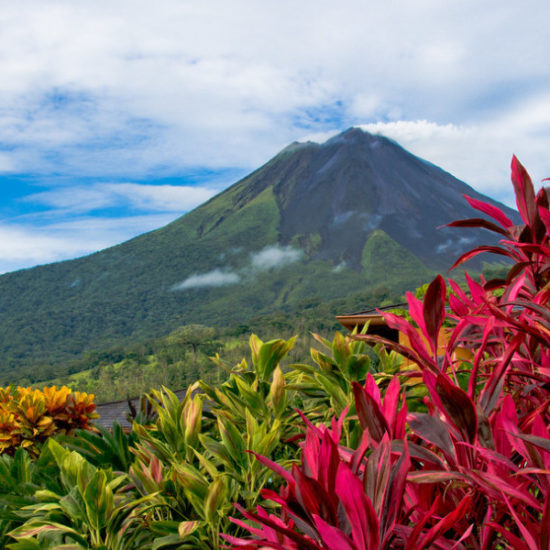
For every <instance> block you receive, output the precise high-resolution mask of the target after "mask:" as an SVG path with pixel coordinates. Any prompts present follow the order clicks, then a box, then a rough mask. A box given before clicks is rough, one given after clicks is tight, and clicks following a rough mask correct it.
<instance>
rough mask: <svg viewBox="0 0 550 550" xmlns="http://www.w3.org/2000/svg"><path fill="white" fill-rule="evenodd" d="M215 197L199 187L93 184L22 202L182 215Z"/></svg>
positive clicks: (74, 208)
mask: <svg viewBox="0 0 550 550" xmlns="http://www.w3.org/2000/svg"><path fill="white" fill-rule="evenodd" d="M215 193H216V191H215V190H214V189H208V188H206V187H199V186H197V187H192V186H185V185H179V186H178V185H145V184H138V183H95V184H91V185H88V186H76V187H60V188H55V189H51V190H48V191H43V192H40V193H34V194H32V195H28V196H27V197H26V198H25V199H24V200H25V201H27V202H34V203H39V204H44V205H47V206H51V207H53V208H56V209H61V210H65V211H70V212H74V213H82V212H91V211H93V210H97V209H102V208H110V207H115V206H129V207H131V208H135V209H138V210H146V211H158V212H163V211H164V212H181V213H183V212H187V211H188V210H190V209H192V208H194V207H196V206H198V205H199V204H202V203H203V202H205V201H207V200H208V199H209V198H211V197H212V196H213V195H215Z"/></svg>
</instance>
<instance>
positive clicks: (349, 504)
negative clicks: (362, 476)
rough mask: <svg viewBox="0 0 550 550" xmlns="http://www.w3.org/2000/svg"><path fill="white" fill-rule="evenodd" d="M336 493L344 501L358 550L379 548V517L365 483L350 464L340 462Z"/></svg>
mask: <svg viewBox="0 0 550 550" xmlns="http://www.w3.org/2000/svg"><path fill="white" fill-rule="evenodd" d="M336 494H337V495H338V497H339V498H340V500H341V501H342V505H343V507H344V510H345V512H346V516H347V518H348V521H349V523H350V526H351V535H352V539H353V542H354V543H355V545H356V546H357V549H358V550H378V548H379V545H380V538H379V533H378V532H379V529H380V525H379V523H378V518H377V517H376V513H375V511H374V508H373V506H372V503H371V501H370V499H369V498H368V497H367V495H366V494H365V492H364V490H363V484H362V483H361V481H360V480H359V478H358V477H356V476H354V475H353V473H352V471H351V470H350V468H349V466H348V465H347V464H345V463H341V464H340V468H339V469H338V482H337V487H336Z"/></svg>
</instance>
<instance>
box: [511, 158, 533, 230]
mask: <svg viewBox="0 0 550 550" xmlns="http://www.w3.org/2000/svg"><path fill="white" fill-rule="evenodd" d="M512 183H513V184H514V189H515V192H516V204H517V206H518V212H519V213H520V216H521V217H522V218H523V221H524V222H525V223H526V224H527V225H528V226H529V227H531V228H533V227H534V226H535V221H536V218H537V207H536V203H535V188H534V187H533V182H532V181H531V178H530V177H529V174H528V173H527V170H525V168H524V167H523V166H522V164H521V163H520V162H519V160H518V159H517V158H516V156H515V155H514V156H513V157H512Z"/></svg>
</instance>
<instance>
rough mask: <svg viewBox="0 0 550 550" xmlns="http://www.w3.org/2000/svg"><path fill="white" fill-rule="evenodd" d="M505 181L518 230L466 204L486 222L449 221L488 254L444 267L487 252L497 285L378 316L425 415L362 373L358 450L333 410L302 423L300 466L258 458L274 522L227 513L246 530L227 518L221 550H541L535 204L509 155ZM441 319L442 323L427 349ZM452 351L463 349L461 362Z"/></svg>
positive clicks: (544, 336) (548, 390)
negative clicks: (407, 364) (275, 478)
mask: <svg viewBox="0 0 550 550" xmlns="http://www.w3.org/2000/svg"><path fill="white" fill-rule="evenodd" d="M512 181H513V183H514V187H515V190H516V197H517V204H518V210H519V212H520V214H521V216H522V219H523V220H524V222H525V224H524V226H522V227H516V226H514V224H513V223H512V222H511V221H510V219H509V218H508V217H507V216H506V215H504V214H503V213H502V212H501V211H500V210H498V209H497V208H495V207H493V206H491V205H488V204H485V203H481V202H479V201H477V200H474V199H468V200H469V202H470V203H471V205H472V206H473V207H474V208H476V209H477V210H479V211H481V212H483V213H485V214H487V215H489V216H490V217H491V218H493V219H494V220H495V222H489V221H487V220H486V219H481V218H476V219H469V220H461V221H457V222H454V223H453V224H452V225H454V226H466V227H470V226H474V227H485V228H487V229H489V230H491V231H495V232H497V233H499V234H500V235H502V236H503V239H502V241H501V246H500V247H484V246H482V247H478V248H476V249H474V250H472V251H471V252H469V253H466V254H464V255H463V256H461V257H460V258H459V260H458V261H457V263H456V265H458V264H460V263H462V262H463V261H465V260H467V259H468V258H470V257H472V256H474V255H476V254H479V253H481V252H483V251H488V250H489V251H491V252H493V253H496V254H501V255H504V256H507V257H509V258H511V259H512V260H513V261H514V265H513V267H512V268H511V269H510V271H509V272H508V275H507V277H506V279H503V280H490V281H488V282H485V281H482V284H479V283H476V282H474V281H473V280H471V279H469V280H468V290H469V292H468V293H466V292H464V291H463V290H462V289H461V288H460V287H459V286H458V285H457V284H456V283H454V282H453V281H450V282H449V286H450V293H449V294H448V292H447V291H448V288H447V285H446V283H445V281H444V280H443V278H442V277H440V276H438V277H437V278H436V279H435V280H434V281H433V282H432V283H431V284H430V286H429V287H428V289H427V292H426V296H425V299H424V302H423V303H422V302H421V301H420V300H418V299H416V298H415V297H414V296H412V295H411V294H409V295H408V303H409V313H410V316H411V318H412V322H410V321H407V320H405V319H403V318H401V317H398V316H396V315H393V314H391V313H389V314H386V315H385V318H386V321H387V323H388V325H389V326H390V327H392V328H395V329H398V330H399V331H401V332H402V333H404V334H406V335H407V336H408V338H409V340H410V344H411V345H410V347H404V346H401V345H399V344H395V343H393V342H384V343H385V345H387V346H388V347H390V348H393V349H394V350H398V351H399V352H400V353H401V354H403V355H404V356H406V357H408V358H409V359H411V360H413V361H414V362H415V363H416V365H417V367H418V370H417V371H410V372H408V373H407V376H408V377H409V378H415V377H419V378H421V379H422V381H423V383H424V385H425V387H426V389H427V396H426V398H425V399H424V405H425V411H423V412H420V411H416V412H408V411H407V402H406V397H405V394H404V393H403V392H402V388H401V384H400V382H399V379H398V378H397V377H395V378H393V379H392V381H391V383H390V384H389V386H388V387H387V389H386V391H385V392H384V395H382V394H381V392H380V388H379V387H378V386H377V384H376V382H375V380H374V379H373V378H372V377H371V376H370V375H367V380H366V383H365V384H364V385H361V384H357V383H356V384H354V386H353V393H354V400H355V411H356V413H357V416H358V418H359V422H360V424H361V427H362V429H363V436H362V439H361V441H360V443H359V444H358V445H357V446H353V447H351V448H350V447H349V446H345V445H342V442H341V433H342V424H343V422H344V420H345V416H346V413H347V410H345V411H344V412H343V413H342V415H341V417H340V418H339V420H338V421H336V422H333V423H332V427H331V429H328V428H326V427H315V426H314V425H312V424H311V423H309V422H308V423H307V431H306V439H305V442H304V444H303V447H302V458H301V464H300V465H299V466H293V467H292V469H291V470H290V471H287V470H285V469H283V468H282V467H281V466H280V465H279V464H275V463H272V462H270V461H268V460H267V459H266V458H265V457H258V460H259V461H261V462H262V463H264V464H267V465H268V466H270V468H271V469H272V470H273V471H274V472H276V473H278V474H279V475H280V476H282V478H283V479H284V481H285V484H284V486H283V487H282V488H281V489H280V490H279V492H273V491H264V492H263V496H264V498H266V499H269V500H271V501H273V502H276V503H277V504H279V505H280V512H278V513H276V514H269V513H268V512H267V511H266V510H265V509H264V508H262V507H258V509H257V511H256V512H252V511H247V510H245V509H243V508H242V507H241V506H238V508H239V510H240V511H241V512H242V514H243V515H244V516H245V518H248V519H249V520H251V521H253V522H255V523H256V524H259V525H260V527H259V528H258V527H253V526H251V525H249V524H246V523H244V522H243V521H241V520H238V519H235V520H234V521H235V523H236V524H237V525H240V526H242V527H243V528H246V529H247V530H248V531H249V532H250V533H251V535H252V536H251V537H243V538H235V537H231V536H225V538H226V540H228V541H230V542H232V543H233V547H234V548H247V549H254V548H263V549H266V548H272V549H280V550H282V549H302V548H304V549H305V548H308V549H328V550H332V549H333V550H341V549H349V550H354V549H358V548H361V549H365V550H374V549H379V548H388V549H389V548H406V549H411V550H412V549H422V548H442V549H451V548H474V549H489V548H515V549H517V550H524V549H525V550H527V549H529V550H535V549H537V550H539V549H543V548H544V549H545V550H547V549H548V548H549V545H550V491H549V488H550V477H549V475H550V469H549V466H550V429H549V420H550V414H549V410H548V408H549V405H550V330H549V329H550V308H548V299H549V297H550V285H549V282H550V247H549V244H550V238H549V235H550V212H549V209H548V204H549V196H548V193H547V192H546V190H545V189H542V190H541V191H540V192H539V194H538V195H537V196H536V197H535V194H534V190H533V186H532V183H531V180H530V178H529V176H528V174H527V172H526V171H525V170H524V168H523V167H522V166H521V164H520V163H519V162H518V161H517V159H515V158H514V159H513V162H512ZM495 290H498V291H499V292H494V291H495ZM447 306H448V308H449V309H447ZM445 319H450V320H452V321H453V322H454V325H455V326H454V330H453V332H452V336H451V338H450V340H449V342H448V344H447V346H446V348H445V349H444V350H443V353H441V352H440V348H439V347H438V336H439V332H440V330H441V327H442V324H443V321H444V320H445ZM357 338H359V339H367V340H370V341H377V342H381V341H382V339H380V338H377V337H368V336H357ZM459 346H460V347H462V348H467V349H471V350H472V352H473V353H474V354H475V355H473V359H472V361H471V362H469V363H466V362H465V361H464V360H462V359H460V358H459V357H458V356H457V354H456V353H455V351H456V349H457V348H458V347H459ZM464 373H466V375H467V376H466V377H464V376H461V374H464ZM461 381H462V382H463V387H461V384H460V382H461Z"/></svg>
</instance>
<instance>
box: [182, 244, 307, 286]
mask: <svg viewBox="0 0 550 550" xmlns="http://www.w3.org/2000/svg"><path fill="white" fill-rule="evenodd" d="M302 257H303V252H302V251H301V250H299V249H297V248H293V247H290V246H284V247H283V246H279V245H274V246H267V247H265V248H263V249H262V250H260V251H258V252H253V253H251V254H250V255H249V259H248V261H247V262H246V263H245V264H244V265H243V266H241V268H239V269H233V268H231V267H225V268H216V269H214V270H212V271H208V272H206V273H196V274H193V275H191V276H190V277H187V278H186V279H185V280H183V281H182V282H181V283H177V284H175V285H174V286H173V287H172V290H188V289H192V288H201V287H209V286H210V287H219V286H225V285H233V284H236V283H240V282H241V281H244V280H250V279H253V278H254V277H256V275H258V274H259V273H260V272H262V271H269V270H272V269H281V268H283V267H285V266H286V265H289V264H292V263H295V262H297V261H299V260H300V259H301V258H302Z"/></svg>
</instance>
